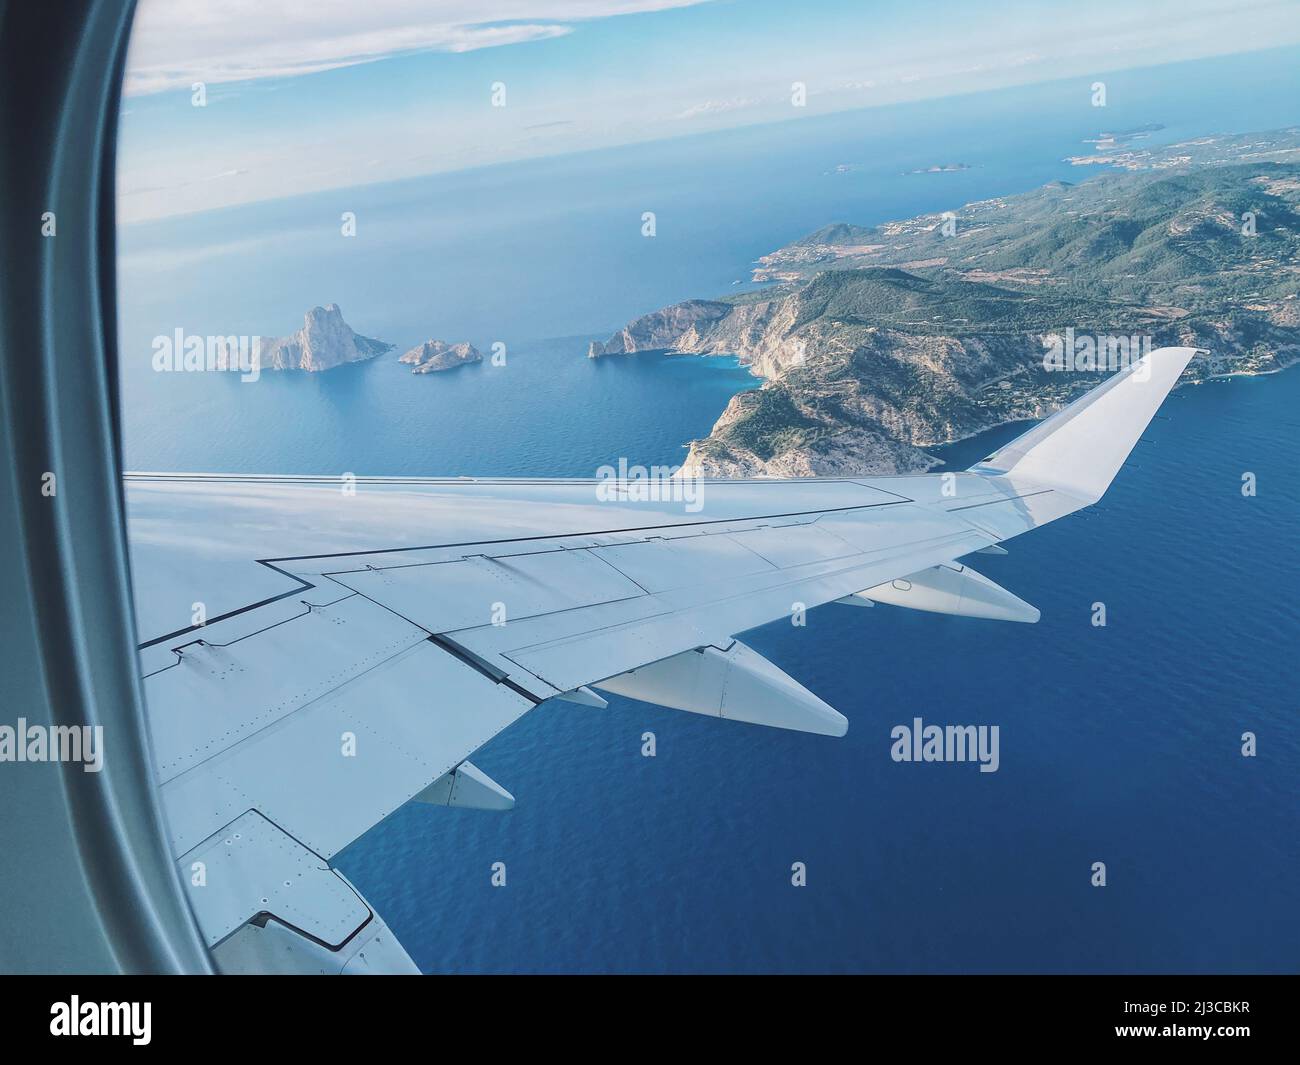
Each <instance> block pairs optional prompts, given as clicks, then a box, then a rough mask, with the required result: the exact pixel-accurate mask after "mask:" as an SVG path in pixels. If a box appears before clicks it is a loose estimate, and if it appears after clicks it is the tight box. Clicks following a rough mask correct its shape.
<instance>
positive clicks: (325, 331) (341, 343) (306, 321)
mask: <svg viewBox="0 0 1300 1065" xmlns="http://www.w3.org/2000/svg"><path fill="white" fill-rule="evenodd" d="M392 347H393V346H392V345H391V344H385V343H384V342H383V341H382V340H375V339H373V338H372V337H365V336H361V335H360V334H359V333H355V332H353V330H352V327H351V326H350V325H348V324H347V322H345V321H344V320H343V312H342V311H341V310H339V305H338V304H337V303H331V304H329V305H327V306H325V307H313V308H312V309H311V310H310V311H308V312H307V313H306V315H305V316H304V317H303V326H302V328H301V329H300V330H298V332H296V333H291V334H290V335H289V336H286V337H279V338H278V339H272V340H267V339H264V340H263V341H262V346H261V365H262V368H263V369H270V370H307V371H309V372H311V373H316V372H319V371H322V370H332V369H333V368H334V367H336V366H342V365H343V364H344V363H348V362H362V361H364V360H366V359H373V358H375V356H377V355H382V354H383V353H384V352H386V351H391V350H392Z"/></svg>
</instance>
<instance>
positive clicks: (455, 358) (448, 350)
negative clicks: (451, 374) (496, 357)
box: [397, 340, 483, 373]
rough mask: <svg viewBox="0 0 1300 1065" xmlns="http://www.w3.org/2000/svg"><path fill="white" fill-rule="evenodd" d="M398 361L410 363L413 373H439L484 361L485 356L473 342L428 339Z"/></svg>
mask: <svg viewBox="0 0 1300 1065" xmlns="http://www.w3.org/2000/svg"><path fill="white" fill-rule="evenodd" d="M397 361H398V362H402V363H407V364H408V365H410V367H411V373H438V372H440V371H442V370H454V369H455V368H456V367H457V366H467V365H468V364H470V363H472V362H482V361H483V356H482V354H481V353H480V352H479V350H478V348H476V347H474V345H473V344H468V343H465V342H464V341H462V342H461V343H459V344H448V343H447V342H446V341H443V340H426V341H425V342H424V343H423V344H417V345H416V346H415V347H413V348H412V349H411V350H410V351H408V352H407V353H406V354H405V355H403V356H401V358H399V359H398V360H397Z"/></svg>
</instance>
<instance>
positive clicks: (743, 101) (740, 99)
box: [673, 96, 762, 118]
mask: <svg viewBox="0 0 1300 1065" xmlns="http://www.w3.org/2000/svg"><path fill="white" fill-rule="evenodd" d="M759 103H762V101H761V100H759V99H757V98H755V97H753V96H737V97H734V98H732V99H730V100H705V101H704V102H703V103H698V104H692V105H691V106H690V107H688V108H686V110H684V111H681V112H679V113H678V114H676V115H674V116H673V117H674V118H700V117H702V116H704V115H725V114H726V113H727V112H728V111H740V110H742V109H743V108H746V107H753V106H754V105H755V104H759Z"/></svg>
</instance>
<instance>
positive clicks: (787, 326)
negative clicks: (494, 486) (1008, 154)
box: [588, 129, 1300, 477]
mask: <svg viewBox="0 0 1300 1065" xmlns="http://www.w3.org/2000/svg"><path fill="white" fill-rule="evenodd" d="M1133 156H1134V159H1133V165H1131V166H1128V167H1126V168H1125V169H1126V170H1127V171H1128V172H1111V173H1106V174H1103V175H1100V176H1097V177H1095V178H1093V179H1091V180H1088V181H1085V182H1082V183H1078V184H1075V183H1071V182H1065V181H1056V182H1052V183H1050V184H1048V185H1046V186H1044V187H1042V188H1039V189H1036V190H1034V191H1031V192H1027V193H1024V194H1021V195H1016V196H1007V197H1000V198H996V199H991V200H983V201H979V202H976V203H969V204H966V205H965V206H963V207H961V208H960V209H958V210H957V211H955V212H954V214H955V221H956V227H955V230H953V228H952V227H945V225H944V222H945V217H944V215H942V214H932V215H922V216H919V217H916V218H911V219H906V220H902V221H895V222H887V223H885V224H883V225H879V226H859V225H855V224H852V223H843V222H841V223H835V224H832V225H829V226H826V227H823V228H822V229H820V230H818V231H816V232H814V233H812V234H809V235H808V236H806V237H803V238H801V239H799V240H796V241H794V242H792V243H791V244H789V245H786V246H785V247H782V248H780V249H777V250H776V251H774V252H772V253H770V254H768V255H765V256H763V257H762V258H761V259H759V260H758V262H757V264H756V266H755V269H754V271H753V281H755V282H763V283H765V287H762V288H759V289H756V290H752V291H747V292H743V293H736V294H730V295H726V296H722V297H719V298H717V299H691V300H686V301H684V302H682V303H678V304H674V305H672V306H670V307H666V308H663V309H661V310H657V311H653V312H651V313H649V314H645V315H642V316H641V317H639V318H637V319H635V320H634V321H632V322H630V323H628V325H627V326H626V327H624V328H623V329H621V330H619V331H618V332H617V333H615V334H614V335H613V336H611V337H610V338H609V339H608V340H607V341H603V342H602V341H595V342H592V344H591V345H590V348H589V350H588V355H589V356H590V357H592V358H603V357H613V356H618V355H621V354H627V353H632V352H640V351H667V352H670V353H675V354H694V355H714V354H731V355H735V356H737V357H739V359H740V361H741V362H742V364H744V365H746V366H748V367H749V369H750V371H751V372H752V373H753V374H755V375H756V376H757V377H760V378H761V379H762V381H763V384H762V386H761V387H760V388H757V389H752V390H749V391H746V392H742V393H740V394H738V395H736V396H734V397H733V398H732V400H731V402H730V403H729V404H728V406H727V408H726V410H725V411H724V412H723V413H722V416H721V417H720V418H719V419H718V421H717V423H716V424H715V425H714V427H713V430H712V431H711V432H710V434H709V436H708V437H707V438H705V439H703V440H696V441H694V442H692V443H691V445H690V452H689V456H688V458H687V460H686V463H685V465H686V467H687V468H688V469H691V470H693V471H697V472H698V473H700V474H702V475H704V476H717V477H739V476H756V475H758V476H806V475H857V474H866V473H877V474H878V473H899V472H914V471H922V470H926V469H929V468H931V467H933V466H934V465H936V464H937V461H938V460H937V459H936V458H935V456H934V455H933V454H932V453H931V451H930V450H929V449H932V448H935V447H938V446H940V445H943V444H948V443H952V442H954V441H956V440H959V439H963V438H965V437H969V436H971V435H973V434H975V433H978V432H981V431H983V430H985V429H989V428H992V427H994V426H998V425H1002V424H1005V423H1008V422H1014V421H1020V420H1026V419H1037V418H1041V417H1044V416H1045V415H1047V414H1050V413H1052V412H1053V411H1055V410H1058V409H1059V408H1060V407H1061V406H1063V405H1064V404H1066V403H1068V402H1069V401H1070V400H1072V399H1074V398H1076V397H1077V396H1078V395H1080V394H1081V393H1082V392H1084V391H1086V390H1087V389H1089V388H1091V387H1093V386H1094V385H1096V384H1097V383H1098V382H1099V381H1100V380H1101V379H1102V378H1103V377H1104V376H1105V375H1106V374H1107V373H1108V372H1113V369H1114V368H1116V367H1113V366H1108V365H1107V361H1106V358H1104V357H1103V358H1102V359H1101V360H1100V365H1097V366H1096V367H1095V368H1094V367H1088V368H1087V369H1086V371H1085V372H1068V373H1061V372H1054V371H1055V370H1056V369H1057V368H1058V367H1056V366H1054V365H1052V360H1051V359H1049V358H1047V355H1048V354H1049V353H1050V352H1051V351H1052V349H1053V345H1056V346H1058V347H1059V346H1060V345H1061V344H1062V343H1063V338H1065V337H1068V338H1069V341H1070V343H1071V344H1073V343H1074V342H1075V340H1076V338H1078V337H1090V338H1093V339H1094V340H1095V341H1096V342H1097V343H1098V344H1106V345H1111V344H1114V345H1116V346H1117V348H1118V346H1120V345H1122V347H1123V349H1124V350H1125V351H1133V352H1134V353H1140V352H1141V350H1143V347H1144V346H1147V347H1159V346H1162V345H1189V346H1195V347H1199V348H1205V349H1207V350H1208V351H1209V352H1210V355H1209V356H1208V357H1205V358H1199V359H1197V360H1195V361H1194V362H1193V363H1192V365H1191V366H1190V367H1189V368H1188V371H1187V377H1186V380H1189V381H1202V380H1205V379H1207V378H1210V377H1214V376H1222V375H1228V374H1258V373H1269V372H1273V371H1276V370H1279V369H1281V368H1283V367H1286V366H1289V365H1291V364H1293V363H1295V362H1297V361H1300V299H1298V298H1297V294H1298V293H1300V164H1298V163H1297V162H1296V161H1295V160H1297V158H1300V129H1289V130H1278V131H1272V132H1271V133H1256V134H1247V135H1240V136H1236V135H1234V136H1224V137H1208V138H1201V139H1198V140H1197V141H1194V142H1187V143H1184V144H1174V145H1170V146H1168V147H1165V148H1158V149H1150V150H1146V151H1142V152H1140V153H1138V152H1134V153H1133ZM1139 157H1140V158H1139ZM945 230H946V232H945Z"/></svg>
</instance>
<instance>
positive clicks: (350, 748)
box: [126, 348, 1196, 972]
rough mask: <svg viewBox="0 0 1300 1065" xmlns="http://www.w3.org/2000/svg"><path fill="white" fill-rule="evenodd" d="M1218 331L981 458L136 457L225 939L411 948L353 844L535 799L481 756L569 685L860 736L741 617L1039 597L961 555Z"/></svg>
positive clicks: (189, 823)
mask: <svg viewBox="0 0 1300 1065" xmlns="http://www.w3.org/2000/svg"><path fill="white" fill-rule="evenodd" d="M1195 353H1196V352H1195V350H1194V349H1191V348H1165V349H1160V350H1158V351H1155V352H1152V353H1151V354H1149V355H1148V356H1146V357H1145V358H1143V359H1142V360H1140V361H1139V362H1138V363H1136V364H1134V365H1133V366H1132V367H1130V368H1129V369H1128V370H1126V371H1124V372H1121V373H1119V374H1117V375H1116V376H1114V377H1112V378H1110V379H1109V380H1107V381H1106V382H1105V383H1103V384H1102V385H1100V386H1099V387H1097V388H1095V389H1093V390H1092V391H1091V392H1089V393H1087V394H1086V395H1085V396H1083V397H1082V398H1081V399H1079V400H1077V401H1076V402H1075V403H1073V404H1071V405H1070V406H1068V407H1067V408H1065V409H1064V410H1062V411H1061V412H1059V413H1058V414H1056V415H1054V416H1052V417H1051V418H1048V419H1047V420H1045V421H1044V422H1042V423H1040V424H1039V425H1037V426H1036V427H1035V428H1033V429H1031V430H1030V431H1029V432H1028V433H1026V434H1024V435H1023V436H1021V437H1019V438H1018V439H1017V440H1015V441H1013V442H1012V443H1011V444H1009V445H1007V446H1006V447H1004V448H1002V449H1001V450H999V451H997V452H996V453H995V454H993V455H991V456H989V457H988V458H987V459H985V460H984V461H982V462H981V463H979V464H978V465H976V466H975V467H973V468H972V469H971V470H968V471H965V472H959V473H947V474H936V475H924V476H901V477H866V478H835V479H822V478H814V479H803V480H760V481H693V480H690V479H684V478H680V477H679V478H675V479H673V480H663V479H657V478H653V477H647V478H640V479H638V478H635V477H628V478H624V479H621V480H620V479H607V480H600V481H595V482H593V481H572V480H549V481H548V480H513V481H511V480H468V479H461V480H418V479H417V480H413V479H398V478H362V479H357V478H353V477H352V476H351V475H342V476H340V477H336V478H324V477H258V476H205V475H171V474H132V475H128V477H127V479H126V499H127V510H128V520H129V531H130V545H131V556H132V570H133V579H134V587H135V594H136V611H137V625H138V629H139V632H140V634H141V636H142V637H143V642H142V644H141V646H140V663H141V670H142V674H143V677H144V687H145V694H146V702H147V706H148V714H149V723H150V729H151V734H152V742H153V749H154V757H155V766H156V769H157V774H158V785H159V787H160V789H161V793H162V797H163V805H164V809H165V811H166V815H167V818H168V822H169V828H170V833H171V837H172V841H173V848H174V855H175V857H176V860H177V862H178V864H179V865H180V868H181V871H182V875H183V878H184V880H185V882H186V883H189V884H190V885H191V887H190V898H191V903H192V905H193V907H194V910H195V913H196V916H197V917H198V920H199V924H200V926H201V928H202V929H203V931H204V934H205V936H206V937H207V940H208V943H209V946H210V947H212V948H214V956H215V957H216V959H217V961H218V963H219V964H220V965H221V966H222V967H223V968H225V969H228V970H240V969H265V968H268V967H269V968H276V967H279V968H294V967H296V968H298V969H302V970H311V971H346V972H355V971H373V970H392V969H398V970H401V969H409V968H413V966H412V965H411V964H410V961H409V958H407V957H406V955H405V953H404V952H403V951H402V949H401V947H400V946H399V945H398V944H397V943H396V941H395V940H394V939H393V938H392V936H391V934H390V933H389V932H388V930H387V929H386V928H385V927H384V926H383V923H382V920H380V919H379V917H378V916H377V915H376V914H374V913H373V911H372V910H371V909H370V907H369V906H368V904H367V903H366V902H365V900H364V899H363V898H362V897H361V896H360V894H359V893H358V892H357V891H356V890H355V888H353V887H352V885H350V884H349V883H348V882H347V881H346V880H345V879H344V878H343V877H342V876H341V875H339V874H338V873H337V872H336V871H335V870H333V869H331V868H330V866H329V861H330V859H331V858H332V857H333V856H334V855H335V854H337V853H338V852H339V851H340V850H341V849H342V848H343V847H345V846H346V845H347V844H349V843H350V842H352V841H353V840H355V839H356V838H357V837H358V836H360V835H361V834H362V833H363V832H365V831H366V830H367V829H368V828H370V827H371V826H372V825H374V824H376V823H377V822H378V821H380V820H382V819H383V818H385V817H386V816H388V815H389V814H391V813H392V812H393V811H394V810H396V809H397V808H398V807H399V806H401V805H402V804H403V803H406V802H408V801H410V800H413V799H414V800H418V801H423V802H429V803H434V804H442V805H459V806H476V807H481V808H487V809H506V808H509V806H510V805H512V804H513V799H512V797H511V796H510V795H509V793H508V792H507V791H505V789H504V788H502V787H501V786H500V785H498V784H496V783H495V782H494V781H492V780H490V779H489V778H487V777H486V776H485V775H484V774H483V773H481V772H480V771H479V770H477V769H476V768H475V767H474V766H473V765H472V763H470V762H468V761H467V759H468V758H469V757H470V756H471V755H472V754H473V753H474V752H475V751H476V750H478V749H479V748H480V747H482V746H483V745H484V744H485V743H487V742H488V741H489V740H491V739H492V737H494V736H495V735H496V734H497V733H499V732H500V731H501V730H503V729H504V728H506V727H507V726H509V725H510V724H511V723H512V722H514V721H515V720H517V719H518V718H519V717H521V716H522V715H523V714H525V713H527V712H528V711H529V710H530V709H532V708H533V707H534V706H536V705H537V704H538V703H540V702H542V701H544V700H547V699H553V698H561V699H567V700H571V701H574V702H578V703H586V704H589V705H595V706H599V705H602V704H603V699H602V698H601V697H600V695H599V694H598V693H597V691H596V690H593V689H598V688H599V689H605V690H608V691H614V692H618V693H620V694H625V695H629V696H632V697H635V698H640V699H645V700H647V701H652V702H656V703H660V704H662V705H665V706H670V707H676V708H678V709H682V710H687V711H691V712H695V713H702V714H709V715H711V716H715V717H721V718H728V719H732V720H739V721H746V722H751V723H756V724H765V725H771V726H777V727H781V728H788V729H796V730H801V731H807V732H814V733H819V734H824V735H831V736H838V735H843V734H844V732H845V730H846V728H847V724H848V723H847V721H846V720H845V719H844V718H843V716H841V715H840V714H839V713H838V712H837V711H835V710H834V709H833V708H831V707H829V706H827V705H826V704H825V703H824V702H822V700H820V699H818V698H817V696H815V695H813V694H812V693H811V692H809V691H808V690H807V689H806V688H804V687H803V686H802V685H801V684H799V683H798V681H796V680H794V679H793V678H792V677H790V676H788V675H787V674H786V673H784V672H783V671H782V670H780V669H778V668H777V667H776V666H775V665H773V664H772V663H770V662H768V661H766V660H765V659H763V658H762V657H761V656H760V655H758V654H757V653H756V652H754V651H752V650H751V649H749V648H748V647H746V646H745V645H744V644H743V643H740V642H739V641H737V639H736V635H737V634H738V633H743V632H745V631H746V630H748V629H751V628H754V627H756V626H758V625H762V624H764V623H766V622H770V621H773V620H776V619H779V618H783V617H789V616H791V615H792V613H794V612H796V611H799V610H802V609H807V608H811V607H814V606H817V605H820V604H823V603H828V602H832V601H844V602H847V603H851V604H860V605H870V604H871V603H873V602H886V603H893V604H897V605H902V606H912V607H916V608H918V609H923V610H937V611H940V612H945V613H953V614H962V615H969V616H973V617H985V618H1000V619H1004V620H1012V621H1035V620H1037V617H1038V612H1037V610H1036V609H1034V608H1033V607H1031V606H1030V605H1029V604H1027V603H1024V602H1023V601H1021V600H1020V599H1018V598H1017V597H1016V596H1014V595H1012V594H1011V593H1010V592H1007V591H1005V590H1004V589H1002V588H1000V587H998V586H997V585H996V584H994V583H993V582H991V581H989V580H987V579H986V578H984V577H982V576H980V575H979V574H978V573H976V572H975V571H974V570H972V569H970V568H969V566H967V565H965V564H964V563H962V562H959V561H958V560H959V559H963V558H966V557H967V556H969V555H972V554H974V553H976V552H980V551H990V550H996V549H997V548H996V545H997V544H999V543H1001V542H1002V541H1005V540H1008V539H1010V538H1012V537H1014V536H1017V535H1019V534H1020V533H1023V532H1026V531H1028V530H1030V529H1033V528H1035V527H1037V526H1039V525H1042V524H1045V523H1046V522H1049V521H1053V520H1055V519H1056V518H1059V517H1062V516H1064V515H1066V514H1069V513H1072V512H1073V511H1075V510H1078V509H1080V508H1081V507H1085V506H1087V505H1089V504H1091V503H1093V502H1095V501H1096V500H1097V499H1098V498H1100V496H1101V494H1102V493H1103V492H1104V491H1105V490H1106V488H1107V486H1108V485H1109V484H1110V482H1111V480H1112V479H1113V478H1114V476H1115V475H1116V473H1117V472H1118V470H1119V468H1120V466H1121V465H1122V464H1123V462H1124V460H1125V458H1126V457H1127V455H1128V453H1129V451H1130V449H1131V448H1132V447H1133V445H1134V444H1135V443H1136V441H1137V439H1138V437H1139V436H1140V435H1141V433H1142V431H1143V430H1144V429H1145V428H1146V426H1147V423H1148V422H1149V420H1150V418H1151V417H1152V415H1154V413H1155V412H1156V410H1157V409H1158V408H1159V406H1160V404H1161V402H1162V401H1163V399H1164V397H1165V396H1166V394H1167V393H1168V392H1169V390H1170V389H1171V388H1172V387H1173V386H1174V384H1175V383H1176V381H1177V380H1178V377H1179V375H1180V374H1181V372H1182V370H1183V369H1184V367H1185V366H1186V365H1187V363H1188V362H1189V361H1190V359H1191V358H1192V356H1193V355H1194V354H1195Z"/></svg>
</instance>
